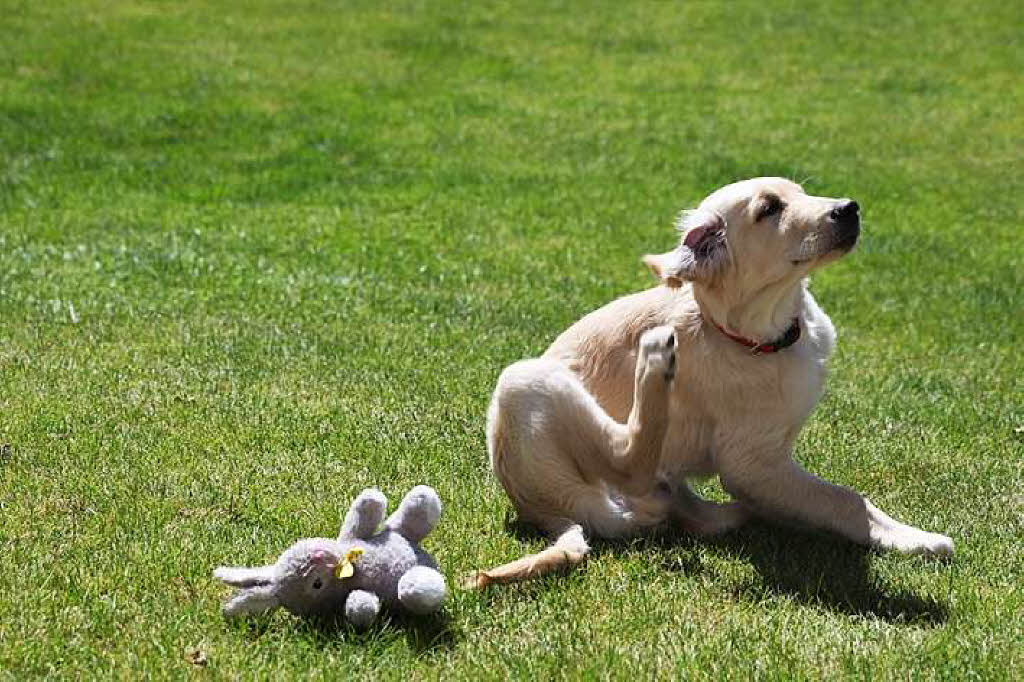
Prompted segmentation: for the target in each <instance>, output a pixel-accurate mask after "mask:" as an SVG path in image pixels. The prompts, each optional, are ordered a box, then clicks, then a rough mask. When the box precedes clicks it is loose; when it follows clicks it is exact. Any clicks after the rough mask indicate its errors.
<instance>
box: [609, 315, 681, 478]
mask: <svg viewBox="0 0 1024 682" xmlns="http://www.w3.org/2000/svg"><path fill="white" fill-rule="evenodd" d="M675 346H676V337H675V330H674V329H673V328H672V327H670V326H664V327H655V328H654V329H651V330H648V331H646V332H644V334H643V336H641V337H640V344H639V348H638V349H637V362H636V375H635V378H634V381H635V388H634V391H633V407H632V409H631V410H630V412H629V418H628V419H627V421H626V423H625V424H618V423H614V422H613V423H610V424H609V430H610V432H609V433H607V436H608V441H609V442H610V444H611V453H610V454H611V462H610V464H611V466H612V469H613V470H614V475H613V476H611V477H610V478H611V479H612V480H613V482H614V483H615V485H616V487H618V488H620V489H621V490H622V491H623V492H624V493H626V494H629V495H645V494H647V493H649V492H651V490H652V489H653V488H654V486H655V483H656V480H655V474H656V473H657V470H658V465H659V463H660V461H661V449H662V445H663V443H664V441H665V431H666V428H667V425H668V401H669V387H670V386H671V383H672V379H673V378H674V377H675V372H676V355H675Z"/></svg>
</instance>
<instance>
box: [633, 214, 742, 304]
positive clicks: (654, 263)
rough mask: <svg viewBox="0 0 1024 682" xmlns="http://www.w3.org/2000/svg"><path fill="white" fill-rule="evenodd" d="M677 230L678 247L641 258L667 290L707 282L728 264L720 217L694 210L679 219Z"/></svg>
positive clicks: (727, 252)
mask: <svg viewBox="0 0 1024 682" xmlns="http://www.w3.org/2000/svg"><path fill="white" fill-rule="evenodd" d="M676 228H677V229H678V230H679V231H680V232H682V233H683V237H682V239H681V240H680V242H679V246H677V247H676V248H675V250H673V251H669V252H668V253H663V254H660V255H656V256H654V255H649V256H644V259H643V260H644V263H646V264H647V267H649V268H650V269H651V272H653V273H654V276H655V277H657V278H658V279H660V280H661V281H662V282H664V283H665V284H666V285H668V286H670V287H678V286H680V285H681V284H682V283H683V280H689V281H691V282H708V281H710V280H711V279H713V278H714V277H715V275H717V274H718V273H719V272H721V270H722V268H723V267H725V265H726V263H728V262H729V251H728V248H727V247H726V243H725V220H724V219H723V218H722V216H720V215H719V214H717V213H715V212H713V211H708V210H702V209H697V210H695V211H685V212H683V214H682V215H680V216H679V220H678V221H677V222H676Z"/></svg>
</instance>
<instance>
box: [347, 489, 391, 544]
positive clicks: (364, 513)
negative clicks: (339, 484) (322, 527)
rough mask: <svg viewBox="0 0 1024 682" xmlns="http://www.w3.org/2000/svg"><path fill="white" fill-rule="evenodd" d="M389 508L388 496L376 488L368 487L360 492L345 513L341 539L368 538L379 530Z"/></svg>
mask: <svg viewBox="0 0 1024 682" xmlns="http://www.w3.org/2000/svg"><path fill="white" fill-rule="evenodd" d="M387 508H388V498H386V497H384V493H382V492H381V491H379V490H377V489H376V488H367V489H366V490H364V491H363V492H361V493H359V497H357V498H356V499H355V501H353V502H352V506H350V507H349V508H348V513H347V514H345V521H344V522H343V523H342V524H341V533H340V534H339V535H338V539H339V540H344V539H350V538H359V539H361V540H367V539H369V538H370V537H372V536H373V534H374V533H376V532H377V529H378V528H379V527H380V524H381V522H382V521H383V520H384V512H386V511H387Z"/></svg>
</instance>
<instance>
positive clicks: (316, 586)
mask: <svg viewBox="0 0 1024 682" xmlns="http://www.w3.org/2000/svg"><path fill="white" fill-rule="evenodd" d="M323 586H324V583H323V581H322V580H320V578H317V579H316V580H314V581H313V589H314V590H319V589H320V588H321V587H323Z"/></svg>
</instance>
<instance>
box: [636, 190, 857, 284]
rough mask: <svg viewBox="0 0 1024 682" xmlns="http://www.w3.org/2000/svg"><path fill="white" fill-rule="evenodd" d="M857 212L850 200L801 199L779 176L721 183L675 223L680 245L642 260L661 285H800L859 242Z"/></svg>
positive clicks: (855, 205)
mask: <svg viewBox="0 0 1024 682" xmlns="http://www.w3.org/2000/svg"><path fill="white" fill-rule="evenodd" d="M858 211H859V207H858V205H857V202H856V201H853V200H851V199H830V198H827V197H815V196H810V195H808V194H806V193H805V192H804V190H803V188H802V187H800V185H798V184H796V183H794V182H791V181H789V180H785V179H783V178H754V179H753V180H744V181H742V182H737V183H733V184H731V185H726V186H725V187H722V188H721V189H719V190H717V191H715V192H713V193H712V194H711V195H709V196H708V197H707V198H706V199H704V201H702V202H701V203H700V206H698V207H697V208H696V209H694V210H692V211H686V212H684V213H683V214H682V215H681V216H680V219H679V222H678V223H677V227H678V228H679V231H680V232H681V233H682V235H681V238H680V241H679V246H678V247H676V248H675V249H674V250H673V251H670V252H668V253H664V254H661V255H657V256H654V255H652V256H645V257H644V262H645V263H647V265H648V266H649V267H650V268H651V270H652V271H653V272H654V274H655V276H656V277H658V278H659V279H661V280H662V281H663V282H664V283H665V284H667V285H669V286H673V287H677V286H680V285H681V284H682V282H683V281H684V280H686V281H692V282H696V283H701V284H704V285H706V286H709V287H714V286H716V285H717V284H718V283H720V282H725V281H729V282H730V285H731V287H739V288H740V289H741V290H743V289H746V290H751V289H757V288H759V287H761V286H764V285H766V284H770V283H773V282H783V281H789V280H792V281H794V282H796V281H799V280H800V279H801V278H803V277H804V276H806V275H807V274H808V273H809V272H810V271H811V270H813V269H815V268H817V267H820V266H822V265H824V264H825V263H829V262H831V261H834V260H837V259H838V258H840V257H842V256H843V255H844V254H846V253H848V252H849V251H850V250H851V249H852V248H853V246H854V244H856V243H857V237H858V235H859V234H860V216H859V214H858Z"/></svg>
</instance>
